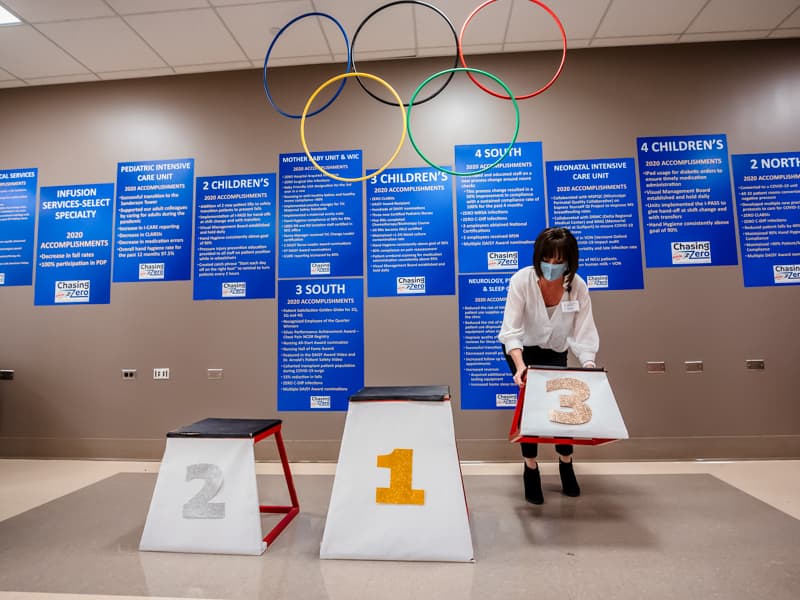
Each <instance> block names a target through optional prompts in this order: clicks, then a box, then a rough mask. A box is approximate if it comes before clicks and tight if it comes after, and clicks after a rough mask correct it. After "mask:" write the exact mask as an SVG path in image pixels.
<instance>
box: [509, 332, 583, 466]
mask: <svg viewBox="0 0 800 600" xmlns="http://www.w3.org/2000/svg"><path fill="white" fill-rule="evenodd" d="M503 355H504V356H505V357H506V362H507V363H508V368H509V369H511V374H512V375H513V374H514V373H516V372H517V367H516V366H515V365H514V360H513V359H512V358H511V356H510V355H508V354H506V347H505V346H503ZM522 361H523V362H524V363H525V365H528V366H530V365H541V366H543V367H566V366H567V352H566V350H565V351H564V352H556V351H555V350H550V349H549V348H540V347H539V346H525V347H524V348H523V349H522ZM520 449H521V450H522V456H523V457H525V458H536V457H537V455H538V454H539V444H528V443H525V442H522V443H521V444H520ZM556 452H558V453H559V454H560V455H561V456H570V455H571V454H572V444H556Z"/></svg>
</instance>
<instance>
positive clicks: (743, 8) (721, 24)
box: [687, 0, 797, 33]
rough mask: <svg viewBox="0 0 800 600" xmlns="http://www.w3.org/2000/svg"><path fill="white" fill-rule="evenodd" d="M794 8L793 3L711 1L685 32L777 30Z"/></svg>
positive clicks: (787, 0) (793, 0)
mask: <svg viewBox="0 0 800 600" xmlns="http://www.w3.org/2000/svg"><path fill="white" fill-rule="evenodd" d="M795 8H797V0H769V2H763V1H761V2H753V1H752V0H711V2H709V3H708V6H706V7H705V9H703V12H701V13H700V15H699V16H698V17H697V19H696V20H695V22H694V23H692V26H691V27H690V28H689V29H688V30H687V33H696V32H704V31H741V30H750V29H772V28H774V27H777V26H778V24H779V23H780V22H781V21H783V20H784V19H785V18H786V17H787V16H789V14H790V13H791V12H792V11H793V10H794V9H795Z"/></svg>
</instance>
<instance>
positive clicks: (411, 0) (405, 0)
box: [351, 0, 459, 106]
mask: <svg viewBox="0 0 800 600" xmlns="http://www.w3.org/2000/svg"><path fill="white" fill-rule="evenodd" d="M398 4H417V5H419V6H424V7H425V8H430V9H431V10H432V11H434V12H436V13H438V14H439V16H440V17H442V18H443V19H444V21H445V23H447V25H448V27H450V31H452V32H453V41H454V42H455V46H456V56H455V60H454V61H453V68H455V67H457V66H458V59H459V41H458V34H457V33H456V28H455V27H454V26H453V22H452V21H451V20H450V19H449V18H448V17H447V15H446V14H444V13H443V12H442V11H441V10H439V9H438V8H436V7H435V6H434V5H433V4H428V3H427V2H420V0H396V1H395V2H389V3H388V4H384V5H383V6H379V7H378V8H376V9H375V10H373V11H372V12H371V13H369V14H368V15H367V16H366V17H365V18H364V20H363V21H361V24H360V25H359V26H358V28H357V29H356V32H355V34H353V41H352V42H351V48H352V55H353V58H352V64H353V71H358V69H357V68H356V59H355V53H356V40H357V39H358V34H359V33H360V32H361V28H362V27H364V25H365V24H366V23H367V21H369V20H370V19H371V18H372V17H374V16H375V15H376V14H378V13H379V12H381V11H382V10H384V9H387V8H390V7H392V6H396V5H398ZM454 75H455V72H453V73H450V76H449V77H448V78H447V80H446V81H445V82H444V83H443V84H442V87H440V88H439V89H438V90H436V91H435V92H434V93H433V94H431V95H430V96H428V97H427V98H425V99H424V100H420V101H419V102H417V104H422V103H423V102H427V101H428V100H431V99H433V98H435V97H436V96H438V95H439V94H440V93H441V92H442V90H444V88H446V87H447V84H449V83H450V81H451V80H452V79H453V76H454ZM356 81H357V82H358V85H360V86H361V89H363V90H364V91H365V92H367V93H368V94H369V95H370V96H372V97H373V98H375V100H377V101H378V102H383V103H384V104H388V105H389V106H394V102H389V101H387V100H384V99H383V98H380V97H379V96H377V95H375V94H373V93H372V92H370V91H369V90H368V89H367V88H366V86H365V85H364V83H363V82H362V81H361V79H359V78H356ZM403 106H408V104H403Z"/></svg>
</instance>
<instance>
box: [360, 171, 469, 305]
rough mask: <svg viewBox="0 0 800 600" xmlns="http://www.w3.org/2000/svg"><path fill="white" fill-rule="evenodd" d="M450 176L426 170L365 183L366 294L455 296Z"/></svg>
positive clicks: (386, 174)
mask: <svg viewBox="0 0 800 600" xmlns="http://www.w3.org/2000/svg"><path fill="white" fill-rule="evenodd" d="M453 263H454V250H453V178H452V176H451V175H448V174H447V173H444V172H442V171H438V170H436V169H432V168H429V167H420V168H408V169H387V170H386V171H384V172H382V173H380V174H378V175H377V176H375V177H370V178H369V179H368V180H367V284H368V287H367V294H368V295H369V296H371V297H376V296H436V295H452V294H455V272H454V264H453Z"/></svg>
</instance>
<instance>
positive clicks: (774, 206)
mask: <svg viewBox="0 0 800 600" xmlns="http://www.w3.org/2000/svg"><path fill="white" fill-rule="evenodd" d="M731 159H732V162H733V185H734V188H735V189H736V207H737V217H738V219H739V243H740V244H741V250H742V271H743V274H744V285H745V286H746V287H756V286H784V285H798V284H800V154H798V153H797V152H781V153H771V154H734V155H733V156H732V157H731Z"/></svg>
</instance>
